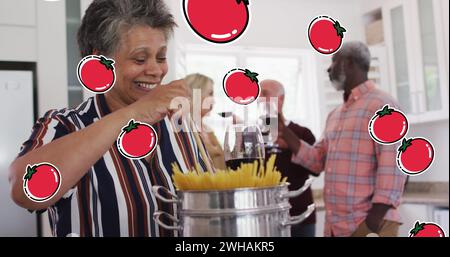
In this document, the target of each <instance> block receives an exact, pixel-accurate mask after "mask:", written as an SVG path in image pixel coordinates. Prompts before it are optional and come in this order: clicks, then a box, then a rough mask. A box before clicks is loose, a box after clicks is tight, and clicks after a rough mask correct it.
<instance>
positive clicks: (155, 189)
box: [152, 186, 178, 203]
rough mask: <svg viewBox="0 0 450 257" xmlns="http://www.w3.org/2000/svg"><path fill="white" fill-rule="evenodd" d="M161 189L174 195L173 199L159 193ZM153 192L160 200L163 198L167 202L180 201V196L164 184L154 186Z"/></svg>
mask: <svg viewBox="0 0 450 257" xmlns="http://www.w3.org/2000/svg"><path fill="white" fill-rule="evenodd" d="M160 189H161V190H164V192H166V193H168V194H169V195H170V196H171V197H172V199H168V198H165V197H164V196H162V195H161V194H160V193H159V190H160ZM152 192H153V194H155V196H156V198H158V199H159V200H161V201H163V202H165V203H178V197H177V196H176V195H175V194H174V193H172V192H170V191H169V190H168V189H167V188H165V187H163V186H152Z"/></svg>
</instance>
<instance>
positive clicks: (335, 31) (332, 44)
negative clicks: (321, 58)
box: [308, 15, 347, 55]
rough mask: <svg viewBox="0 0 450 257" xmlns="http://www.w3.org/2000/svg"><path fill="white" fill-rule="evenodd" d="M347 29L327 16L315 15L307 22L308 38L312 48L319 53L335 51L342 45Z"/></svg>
mask: <svg viewBox="0 0 450 257" xmlns="http://www.w3.org/2000/svg"><path fill="white" fill-rule="evenodd" d="M346 31H347V30H346V29H345V28H343V27H341V25H340V24H339V22H338V21H335V20H334V19H333V18H331V17H328V16H325V15H323V16H317V17H316V18H314V19H313V20H312V21H311V23H310V24H309V28H308V38H309V42H310V43H311V45H312V47H314V49H315V50H316V51H317V52H319V53H321V54H327V55H328V54H332V53H335V52H336V51H337V50H339V48H340V47H341V45H342V39H343V38H344V32H346Z"/></svg>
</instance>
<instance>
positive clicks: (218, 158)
mask: <svg viewBox="0 0 450 257" xmlns="http://www.w3.org/2000/svg"><path fill="white" fill-rule="evenodd" d="M185 82H186V84H187V86H188V87H189V88H191V89H192V108H191V110H192V118H193V119H194V121H195V123H196V124H201V128H199V129H200V136H201V137H202V140H203V142H204V144H205V146H206V150H207V151H208V153H209V155H210V157H211V160H212V161H213V165H214V167H215V168H216V169H225V168H226V166H225V158H224V153H223V149H222V146H221V145H220V143H219V141H218V140H217V137H216V135H215V134H214V131H213V130H212V129H211V128H210V127H208V126H207V125H206V124H204V123H203V118H204V117H205V116H207V115H208V114H209V113H210V112H211V110H212V108H213V104H214V98H213V96H214V86H213V85H214V81H213V80H212V79H211V78H209V77H207V76H205V75H202V74H199V73H194V74H190V75H188V76H186V78H185Z"/></svg>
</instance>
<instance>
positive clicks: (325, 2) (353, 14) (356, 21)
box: [168, 0, 364, 48]
mask: <svg viewBox="0 0 450 257" xmlns="http://www.w3.org/2000/svg"><path fill="white" fill-rule="evenodd" d="M168 3H169V5H170V7H171V10H172V12H173V13H174V15H175V17H176V20H177V23H178V25H179V28H178V29H177V32H176V34H177V37H178V39H179V40H180V41H181V42H183V44H189V43H195V44H204V42H203V41H202V40H201V39H200V38H199V37H197V36H196V35H195V34H194V33H193V32H192V31H191V30H190V28H189V26H188V25H187V23H186V22H185V21H184V16H183V12H182V8H181V1H179V0H169V2H168ZM361 3H362V2H361V1H359V0H341V1H333V0H321V1H311V0H277V1H273V0H257V1H255V0H254V1H250V8H251V9H250V10H251V21H250V24H249V27H248V28H247V30H246V32H245V34H244V35H243V36H241V38H239V39H238V40H237V41H236V42H235V43H233V45H237V46H258V47H280V48H309V47H310V46H309V42H308V38H307V31H308V25H309V23H310V21H311V20H312V19H313V18H314V17H315V16H317V15H321V14H327V15H330V16H331V17H333V18H335V19H337V20H339V22H340V23H341V24H342V25H343V26H344V27H346V29H347V31H348V32H347V34H346V37H348V38H347V39H348V40H352V39H363V35H364V34H363V32H364V31H363V26H362V25H361V22H360V20H361V17H360V15H359V14H360V7H361Z"/></svg>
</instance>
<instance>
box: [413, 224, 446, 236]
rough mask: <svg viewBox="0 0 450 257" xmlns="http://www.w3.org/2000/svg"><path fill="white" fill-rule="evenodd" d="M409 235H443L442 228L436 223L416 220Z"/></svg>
mask: <svg viewBox="0 0 450 257" xmlns="http://www.w3.org/2000/svg"><path fill="white" fill-rule="evenodd" d="M409 233H410V234H409V237H445V232H444V230H443V229H442V228H441V227H440V226H439V225H438V224H436V223H432V222H428V223H424V222H422V223H419V222H418V221H416V224H415V225H414V228H413V229H411V231H409Z"/></svg>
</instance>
